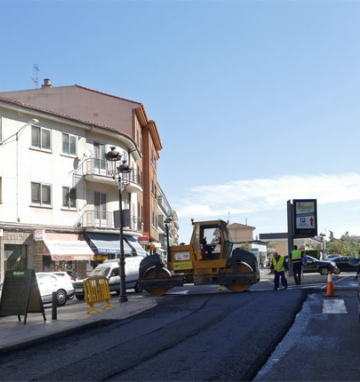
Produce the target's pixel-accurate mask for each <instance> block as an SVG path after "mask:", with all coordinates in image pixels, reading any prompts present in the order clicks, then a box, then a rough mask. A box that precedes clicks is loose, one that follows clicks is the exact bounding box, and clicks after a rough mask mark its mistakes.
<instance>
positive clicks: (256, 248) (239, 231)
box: [227, 223, 266, 264]
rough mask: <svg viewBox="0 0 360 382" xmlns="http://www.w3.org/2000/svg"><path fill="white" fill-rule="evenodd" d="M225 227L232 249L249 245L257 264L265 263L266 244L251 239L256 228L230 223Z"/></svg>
mask: <svg viewBox="0 0 360 382" xmlns="http://www.w3.org/2000/svg"><path fill="white" fill-rule="evenodd" d="M227 227H228V230H229V232H230V235H231V238H232V240H233V242H234V247H233V248H234V249H235V248H240V247H242V246H244V244H249V246H250V252H252V253H253V254H254V255H255V256H256V258H257V259H258V263H259V264H261V263H262V264H264V262H265V261H266V243H265V242H262V241H261V240H254V239H253V231H254V230H255V229H256V228H255V227H252V226H249V225H245V224H240V223H231V224H228V226H227Z"/></svg>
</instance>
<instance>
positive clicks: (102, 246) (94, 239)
mask: <svg viewBox="0 0 360 382" xmlns="http://www.w3.org/2000/svg"><path fill="white" fill-rule="evenodd" d="M86 236H87V237H88V238H89V239H90V247H91V249H92V250H93V251H94V252H95V253H96V254H98V255H109V254H114V255H120V237H119V236H120V235H117V234H112V233H96V232H87V233H86ZM123 243H124V254H125V255H132V254H133V251H132V249H131V248H130V246H129V245H128V243H127V242H126V241H125V240H123Z"/></svg>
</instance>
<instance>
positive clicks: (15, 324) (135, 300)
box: [0, 295, 158, 354]
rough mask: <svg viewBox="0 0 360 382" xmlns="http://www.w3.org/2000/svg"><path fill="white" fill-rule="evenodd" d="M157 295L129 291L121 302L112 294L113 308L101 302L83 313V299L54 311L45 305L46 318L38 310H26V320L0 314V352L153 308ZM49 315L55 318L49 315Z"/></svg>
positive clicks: (27, 345) (86, 307)
mask: <svg viewBox="0 0 360 382" xmlns="http://www.w3.org/2000/svg"><path fill="white" fill-rule="evenodd" d="M157 298H158V297H157ZM157 298H156V297H152V296H149V295H133V296H131V297H129V296H128V301H127V302H125V303H120V302H119V300H118V299H115V298H112V299H111V302H110V303H111V305H112V306H113V307H114V308H115V309H112V308H106V309H104V310H101V308H102V307H103V306H105V303H98V304H96V305H95V308H96V309H98V310H100V313H97V312H90V313H89V314H86V312H87V311H88V310H89V306H88V305H87V304H86V303H84V304H81V305H80V304H72V305H71V306H70V304H69V306H67V307H66V309H64V308H61V307H60V308H58V309H57V310H56V314H55V313H53V311H52V309H51V308H50V309H45V317H46V321H45V320H44V317H43V315H42V313H28V314H27V319H26V324H24V316H20V319H21V321H19V320H18V316H6V317H0V354H1V353H6V352H9V351H13V350H19V349H23V348H25V347H29V346H31V345H34V344H37V343H40V342H44V341H47V340H51V339H55V338H59V337H63V336H65V335H68V334H71V333H75V332H76V331H78V330H79V329H80V328H86V327H94V326H97V325H101V323H102V322H103V321H104V320H106V321H107V320H121V319H124V318H127V317H129V316H133V315H136V314H138V313H140V312H142V311H144V310H147V309H150V308H153V307H154V306H155V305H156V299H157ZM82 308H83V309H82ZM53 316H54V317H56V319H53Z"/></svg>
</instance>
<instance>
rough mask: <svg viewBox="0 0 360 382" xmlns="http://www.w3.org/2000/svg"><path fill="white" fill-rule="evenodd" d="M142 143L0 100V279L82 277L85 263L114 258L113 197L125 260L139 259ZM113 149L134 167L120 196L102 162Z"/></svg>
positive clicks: (99, 126) (91, 124)
mask: <svg viewBox="0 0 360 382" xmlns="http://www.w3.org/2000/svg"><path fill="white" fill-rule="evenodd" d="M140 108H141V107H140ZM133 115H135V112H134V114H133ZM135 129H136V126H135ZM139 129H140V127H139V128H138V131H139ZM139 133H140V131H139ZM135 136H136V134H135ZM140 139H141V137H140V136H139V137H138V140H135V139H133V136H132V135H129V134H127V133H126V132H122V131H120V130H119V129H115V128H114V127H112V126H107V125H105V124H102V123H101V122H100V121H99V122H98V123H95V121H86V120H85V119H81V118H79V117H76V116H67V115H65V113H64V111H62V112H61V113H60V112H56V111H49V110H46V109H44V108H42V107H40V106H35V105H26V104H25V103H23V102H19V101H16V100H10V99H8V98H5V97H3V96H1V95H0V275H1V278H2V280H3V279H4V274H5V272H6V271H7V270H10V269H28V268H31V269H35V271H42V270H45V271H46V270H55V269H56V268H58V267H61V268H62V269H63V270H76V271H77V272H78V273H79V274H80V277H85V276H86V273H87V271H88V270H89V267H90V266H91V265H92V266H95V265H96V262H99V261H100V262H101V261H103V260H105V259H107V258H115V257H117V256H118V255H119V253H120V250H119V240H120V236H119V228H118V226H117V224H116V216H118V214H119V199H120V198H119V192H121V196H122V198H121V199H122V205H121V207H122V210H123V222H124V224H123V230H124V250H125V254H128V255H135V254H144V253H145V250H144V248H143V247H142V246H141V245H140V244H139V243H138V241H137V238H138V237H140V236H141V235H142V233H143V232H144V222H143V221H142V219H141V214H142V211H141V208H142V193H143V191H144V188H143V186H142V184H141V181H140V180H141V176H139V173H141V170H140V169H139V164H140V163H141V158H142V153H141V150H140V146H139V142H140ZM156 145H157V147H159V146H158V145H159V141H158V142H157V143H154V146H156ZM113 147H115V150H117V151H118V152H119V153H120V154H121V156H122V158H121V159H122V160H126V161H127V163H128V164H129V165H130V166H131V167H132V171H131V172H130V173H127V174H123V176H122V181H121V188H120V190H119V187H118V184H117V183H116V182H115V180H114V179H113V173H112V172H111V166H110V163H109V162H108V161H106V158H105V155H106V153H108V152H109V151H111V149H112V148H113ZM118 164H120V163H118ZM154 236H155V235H154Z"/></svg>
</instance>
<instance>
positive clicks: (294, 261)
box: [291, 245, 303, 285]
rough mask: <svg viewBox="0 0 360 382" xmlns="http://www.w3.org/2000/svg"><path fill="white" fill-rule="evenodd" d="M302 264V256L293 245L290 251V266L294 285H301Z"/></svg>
mask: <svg viewBox="0 0 360 382" xmlns="http://www.w3.org/2000/svg"><path fill="white" fill-rule="evenodd" d="M302 264H303V255H302V253H301V251H300V250H299V249H298V247H297V245H294V250H293V251H291V265H292V270H293V273H294V280H295V284H296V285H301V267H302Z"/></svg>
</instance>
